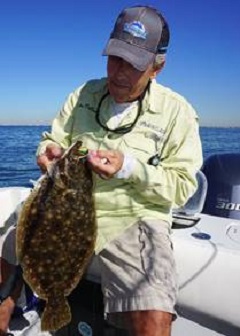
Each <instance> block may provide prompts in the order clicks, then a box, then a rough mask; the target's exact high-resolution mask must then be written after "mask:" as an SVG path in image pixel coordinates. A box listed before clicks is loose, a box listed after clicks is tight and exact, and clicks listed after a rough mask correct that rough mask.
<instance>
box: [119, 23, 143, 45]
mask: <svg viewBox="0 0 240 336" xmlns="http://www.w3.org/2000/svg"><path fill="white" fill-rule="evenodd" d="M123 31H124V32H127V33H129V34H131V35H133V36H135V37H139V38H142V39H144V40H146V37H147V32H146V29H145V27H144V25H143V24H142V23H141V22H139V21H133V22H130V23H127V22H126V23H125V24H124V27H123Z"/></svg>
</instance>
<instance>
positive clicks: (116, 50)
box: [102, 39, 155, 71]
mask: <svg viewBox="0 0 240 336" xmlns="http://www.w3.org/2000/svg"><path fill="white" fill-rule="evenodd" d="M102 54H103V55H104V56H118V57H121V58H123V59H124V60H125V61H126V62H128V63H131V64H132V66H133V67H134V68H136V69H138V70H140V71H145V70H146V69H147V67H148V66H149V65H150V64H151V63H153V61H154V59H155V54H154V53H151V52H149V51H148V50H146V49H143V48H139V47H137V46H135V45H133V44H129V43H126V42H125V41H122V40H118V39H110V40H109V41H108V44H107V45H106V47H105V49H104V50H103V53H102Z"/></svg>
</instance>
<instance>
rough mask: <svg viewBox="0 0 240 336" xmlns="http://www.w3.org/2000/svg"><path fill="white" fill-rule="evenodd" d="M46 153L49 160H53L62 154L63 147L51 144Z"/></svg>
mask: <svg viewBox="0 0 240 336" xmlns="http://www.w3.org/2000/svg"><path fill="white" fill-rule="evenodd" d="M45 153H46V155H47V157H48V159H49V160H53V159H56V158H60V157H61V156H62V154H63V149H62V148H61V147H59V146H58V145H56V144H51V145H48V146H47V148H46V152H45Z"/></svg>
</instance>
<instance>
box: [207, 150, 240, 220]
mask: <svg viewBox="0 0 240 336" xmlns="http://www.w3.org/2000/svg"><path fill="white" fill-rule="evenodd" d="M202 171H203V173H204V174H205V176H206V178H207V181H208V192H207V197H206V200H205V203H204V207H203V211H202V212H203V213H206V214H210V215H213V216H219V217H226V218H233V219H240V153H239V154H238V153H233V154H216V155H212V156H210V157H209V158H208V159H207V160H206V161H205V162H204V165H203V168H202Z"/></svg>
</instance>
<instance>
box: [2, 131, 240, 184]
mask: <svg viewBox="0 0 240 336" xmlns="http://www.w3.org/2000/svg"><path fill="white" fill-rule="evenodd" d="M49 129H50V128H49V126H0V144H1V145H0V187H8V186H30V185H31V183H30V182H29V181H30V180H36V179H38V178H39V177H40V171H39V168H38V166H37V164H36V157H35V152H36V148H37V146H38V143H39V141H40V139H41V134H42V132H43V131H46V130H49ZM200 135H201V140H202V146H203V155H204V158H205V159H206V158H207V157H209V156H210V155H212V154H220V153H239V154H240V128H214V127H213V128H211V127H210V128H208V127H202V128H201V129H200ZM193 150H194V149H193Z"/></svg>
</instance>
